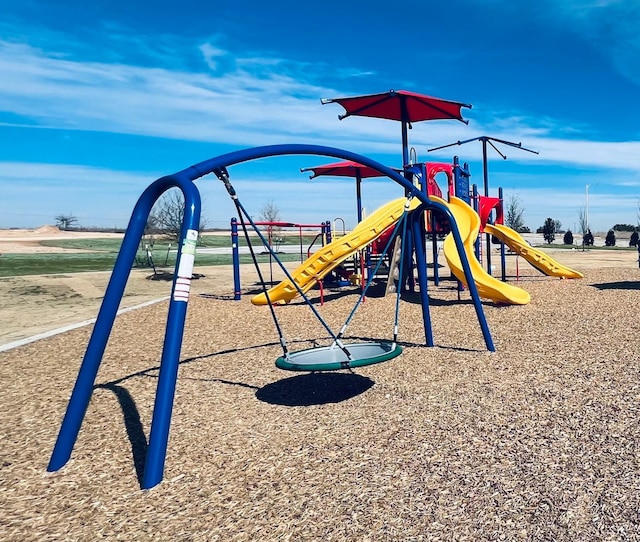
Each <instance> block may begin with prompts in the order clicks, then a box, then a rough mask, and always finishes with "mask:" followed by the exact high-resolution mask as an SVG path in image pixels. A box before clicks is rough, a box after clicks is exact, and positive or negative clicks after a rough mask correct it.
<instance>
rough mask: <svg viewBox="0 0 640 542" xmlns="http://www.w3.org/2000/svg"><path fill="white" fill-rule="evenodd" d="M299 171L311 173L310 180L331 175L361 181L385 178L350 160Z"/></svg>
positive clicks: (369, 168)
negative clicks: (356, 178)
mask: <svg viewBox="0 0 640 542" xmlns="http://www.w3.org/2000/svg"><path fill="white" fill-rule="evenodd" d="M392 169H395V168H392ZM300 171H302V172H304V171H313V175H311V178H312V179H313V178H314V177H318V176H320V175H331V176H333V177H360V178H361V179H366V178H370V177H384V176H385V175H384V173H380V172H379V171H378V170H377V169H373V168H371V167H369V166H363V165H362V164H358V163H357V162H351V161H350V160H347V161H345V162H334V163H333V164H325V165H322V166H315V167H307V168H302V169H301V170H300ZM396 171H397V170H396Z"/></svg>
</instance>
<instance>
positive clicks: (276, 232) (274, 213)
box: [260, 201, 284, 252]
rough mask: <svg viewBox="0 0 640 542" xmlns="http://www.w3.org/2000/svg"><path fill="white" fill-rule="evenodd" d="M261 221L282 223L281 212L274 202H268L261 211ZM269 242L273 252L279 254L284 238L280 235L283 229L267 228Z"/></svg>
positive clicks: (276, 227)
mask: <svg viewBox="0 0 640 542" xmlns="http://www.w3.org/2000/svg"><path fill="white" fill-rule="evenodd" d="M260 220H262V221H263V222H280V210H279V209H278V207H277V206H276V204H275V203H274V202H273V201H268V202H267V203H265V204H264V205H263V207H262V209H260ZM266 230H267V241H268V243H269V246H270V247H271V250H273V251H275V252H278V251H279V248H280V244H281V243H282V242H283V241H284V238H283V237H282V236H281V235H280V231H281V228H280V227H278V226H266Z"/></svg>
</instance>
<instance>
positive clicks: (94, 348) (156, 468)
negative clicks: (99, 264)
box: [47, 144, 495, 489]
mask: <svg viewBox="0 0 640 542" xmlns="http://www.w3.org/2000/svg"><path fill="white" fill-rule="evenodd" d="M303 154H307V155H320V156H330V157H335V158H342V159H344V160H352V161H354V162H358V163H360V164H363V165H365V166H369V167H371V168H374V169H376V170H378V171H380V172H381V173H383V174H384V175H386V176H387V177H389V178H390V179H391V180H393V181H395V182H396V183H398V184H400V185H401V186H403V187H404V188H405V190H406V193H407V195H413V196H414V197H417V198H419V199H420V201H421V202H422V206H423V207H424V208H427V209H432V210H435V211H438V212H440V213H442V214H444V215H445V216H446V217H447V218H448V219H449V222H450V224H451V227H452V233H453V236H454V239H455V242H456V246H457V248H458V252H459V253H460V259H461V261H462V265H463V268H464V272H465V277H466V279H467V284H468V285H469V291H470V293H471V297H472V299H473V303H474V306H475V310H476V314H477V317H478V321H479V323H480V327H481V329H482V334H483V336H484V340H485V344H486V347H487V349H488V350H491V351H494V350H495V348H494V345H493V340H492V338H491V334H490V332H489V328H488V325H487V322H486V319H485V316H484V312H483V309H482V304H481V302H480V298H479V296H478V291H477V289H476V287H475V283H474V281H473V277H472V275H471V269H470V267H469V262H468V260H467V257H466V254H465V251H464V247H463V243H462V239H461V237H460V232H459V231H458V227H457V225H456V223H455V220H454V218H453V216H452V214H451V212H450V211H449V210H448V209H447V208H446V207H445V206H443V205H441V204H439V203H437V202H432V201H430V200H429V199H428V197H427V196H426V194H424V193H423V192H421V191H420V190H419V189H418V188H416V187H415V186H414V185H413V184H412V183H411V182H409V181H408V180H407V179H405V178H404V177H403V176H402V175H400V174H398V173H397V172H395V171H394V170H392V169H390V168H388V167H386V166H384V165H382V164H380V163H378V162H376V161H374V160H371V159H370V158H367V157H365V156H361V155H359V154H356V153H353V152H350V151H346V150H342V149H337V148H333V147H326V146H319V145H301V144H290V145H270V146H264V147H254V148H249V149H244V150H240V151H235V152H231V153H228V154H223V155H220V156H218V157H215V158H211V159H209V160H205V161H204V162H200V163H199V164H196V165H193V166H191V167H189V168H187V169H184V170H182V171H180V172H178V173H174V174H173V175H168V176H166V177H161V178H160V179H157V180H156V181H154V182H153V183H152V184H151V185H149V187H147V189H146V190H145V191H144V192H143V193H142V195H141V196H140V198H139V199H138V201H137V203H136V205H135V207H134V209H133V212H132V215H131V219H130V221H129V225H128V227H127V230H126V233H125V236H124V239H123V242H122V246H121V248H120V252H119V253H118V257H117V259H116V262H115V265H114V268H113V272H112V274H111V278H110V280H109V284H108V285H107V289H106V292H105V296H104V299H103V302H102V305H101V307H100V310H99V312H98V317H97V319H96V323H95V326H94V328H93V332H92V334H91V338H90V339H89V343H88V345H87V350H86V352H85V355H84V358H83V360H82V364H81V366H80V370H79V373H78V377H77V379H76V383H75V386H74V388H73V391H72V393H71V397H70V399H69V404H68V406H67V410H66V413H65V416H64V418H63V421H62V425H61V427H60V432H59V433H58V438H57V440H56V443H55V446H54V449H53V453H52V455H51V459H50V461H49V465H48V467H47V470H48V471H50V472H51V471H57V470H59V469H60V468H62V467H63V466H64V465H65V464H66V463H67V462H68V461H69V459H70V458H71V452H72V450H73V447H74V445H75V442H76V440H77V438H78V434H79V432H80V427H81V425H82V421H83V420H84V416H85V413H86V411H87V408H88V406H89V401H90V399H91V395H92V393H93V387H94V383H95V379H96V376H97V374H98V369H99V367H100V363H101V362H102V357H103V355H104V351H105V348H106V345H107V341H108V339H109V335H110V334H111V329H112V327H113V324H114V321H115V318H116V313H117V310H118V306H119V304H120V300H121V299H122V296H123V294H124V290H125V287H126V284H127V280H128V278H129V273H130V271H131V267H132V265H133V262H134V259H135V254H136V251H137V247H138V245H139V242H140V239H141V238H142V235H143V232H144V228H145V225H146V223H147V219H148V217H149V214H150V212H151V208H152V207H153V205H154V203H155V202H156V201H157V200H158V198H159V197H160V196H161V195H162V194H163V193H164V192H165V191H166V190H168V189H170V188H173V187H176V188H178V189H180V190H181V191H182V193H183V195H184V199H185V212H184V220H183V223H182V230H181V233H180V243H179V246H178V254H177V259H176V267H175V273H174V280H173V285H172V290H171V298H170V301H169V311H168V315H167V323H166V329H165V338H164V346H163V350H162V357H161V362H160V373H159V378H158V387H157V390H156V397H155V403H154V409H153V417H152V420H151V429H150V435H149V444H148V447H147V455H146V460H145V467H144V474H143V478H142V488H143V489H150V488H152V487H154V486H156V485H157V484H159V483H160V482H161V481H162V477H163V473H164V465H165V459H166V452H167V444H168V440H169V429H170V425H171V414H172V410H173V401H174V396H175V390H176V383H177V377H178V366H179V361H180V350H181V347H182V339H183V333H184V323H185V318H186V312H187V304H188V299H189V288H190V281H191V275H192V271H193V264H194V258H195V244H196V239H197V232H198V226H199V222H200V206H201V201H200V193H199V191H198V189H197V187H196V185H195V184H194V182H193V181H195V180H196V179H199V178H200V177H203V176H204V175H207V174H209V173H217V174H220V173H221V172H224V171H225V170H226V168H227V167H228V166H231V165H234V164H239V163H242V162H248V161H250V160H255V159H258V158H266V157H270V156H279V155H303ZM415 233H416V234H417V233H418V231H417V230H416V232H415ZM414 249H415V251H416V260H417V264H418V273H419V282H420V295H421V301H422V312H423V318H424V328H425V338H426V343H427V346H433V338H432V332H431V319H430V315H429V301H428V296H427V288H426V284H427V282H426V259H425V254H424V245H423V243H415V244H414Z"/></svg>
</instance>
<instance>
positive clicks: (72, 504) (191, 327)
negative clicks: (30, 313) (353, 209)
mask: <svg viewBox="0 0 640 542" xmlns="http://www.w3.org/2000/svg"><path fill="white" fill-rule="evenodd" d="M585 275H586V276H585V278H584V279H582V280H573V281H570V280H559V279H553V278H549V277H542V276H540V275H536V274H535V273H534V274H532V275H531V276H526V277H524V278H523V280H522V281H520V283H519V284H520V285H521V286H523V287H524V288H525V289H526V290H527V291H529V292H530V294H531V298H532V302H531V304H529V305H526V306H508V307H507V306H498V305H494V304H492V303H489V302H485V303H483V307H484V310H485V313H486V317H487V321H488V323H489V327H490V329H491V332H492V335H493V339H494V341H495V345H496V348H497V352H495V353H490V352H487V351H486V349H485V346H484V342H483V338H482V334H481V332H480V327H479V326H478V322H477V319H476V316H475V312H474V308H473V305H472V304H471V303H470V301H469V298H468V294H466V293H463V294H462V298H461V300H460V301H459V300H458V294H457V292H456V290H455V287H454V284H453V283H451V282H449V281H443V282H442V283H441V285H440V286H438V287H434V286H432V285H430V290H429V293H430V296H431V301H432V302H431V307H430V308H431V311H430V313H431V317H432V324H433V336H434V340H435V343H436V346H435V347H433V348H427V347H425V346H423V344H424V340H425V339H424V330H423V325H422V316H421V312H420V304H419V301H418V298H417V296H407V297H406V299H404V300H403V301H402V302H401V304H400V341H401V344H402V345H403V346H404V352H403V354H402V355H401V356H400V357H397V358H395V359H393V360H391V361H388V362H386V363H382V364H379V365H373V366H369V367H363V368H360V369H358V370H356V371H354V372H353V373H350V372H338V373H315V374H296V373H287V372H283V371H280V370H278V369H277V368H275V366H274V361H275V359H276V358H277V357H278V356H279V355H281V349H280V346H279V344H278V337H277V334H276V332H275V327H274V325H273V322H272V321H271V317H270V314H269V310H268V308H266V307H254V306H253V305H251V303H250V300H249V297H244V298H243V299H242V300H241V301H239V302H234V301H229V300H226V299H222V298H220V299H218V298H215V297H208V298H207V297H199V296H192V299H191V301H190V305H189V311H188V321H187V326H186V330H185V337H184V344H183V349H182V356H181V359H182V362H181V366H180V375H179V379H178V388H177V395H176V400H175V405H174V411H173V421H172V429H171V437H170V442H169V450H168V455H167V462H166V468H165V479H164V481H163V483H162V484H160V485H159V486H157V487H156V488H154V489H152V490H150V491H142V490H140V483H139V477H140V474H141V468H142V467H141V465H142V461H143V458H144V453H145V446H146V439H147V438H148V429H149V423H150V418H151V413H152V408H153V401H154V396H155V387H156V384H157V375H158V364H159V358H160V351H161V347H162V340H163V334H164V324H165V318H166V307H167V305H166V303H161V304H158V305H154V306H151V307H147V308H145V309H141V310H139V311H135V312H131V313H127V314H124V315H122V316H120V317H119V318H118V319H117V322H116V325H115V326H114V329H113V332H112V336H111V339H110V342H109V346H108V347H107V351H106V353H105V357H104V360H103V363H102V366H101V369H100V372H99V375H98V379H97V382H96V389H95V391H94V393H93V397H92V400H91V404H90V406H89V409H88V412H87V415H86V418H85V421H84V424H83V426H82V430H81V432H80V437H79V439H78V442H77V443H76V446H75V448H74V452H73V455H72V459H71V461H70V462H69V463H68V464H67V465H66V466H65V467H64V468H63V469H61V470H60V471H58V472H55V473H47V472H46V466H47V463H48V461H49V457H50V454H51V451H52V448H53V444H54V442H55V439H56V436H57V432H58V430H59V427H60V423H61V420H62V416H63V414H64V412H65V409H66V405H67V401H68V398H69V395H70V392H71V389H72V387H73V384H74V382H75V379H76V376H77V371H78V367H79V364H80V361H81V359H82V356H83V354H84V349H85V348H86V344H87V340H88V337H89V333H90V331H91V330H90V328H83V329H78V330H75V331H72V332H68V333H65V334H64V335H59V336H56V337H52V338H49V339H46V340H42V341H38V342H35V343H32V344H29V345H26V346H24V347H21V348H18V349H15V350H11V351H9V352H5V353H2V354H0V381H1V382H2V383H3V389H2V393H1V394H0V540H3V541H29V540H33V541H45V540H51V541H53V540H56V541H58V540H101V539H105V540H127V541H131V540H152V539H153V540H172V541H182V540H185V541H186V540H189V541H240V540H246V541H249V540H251V541H256V540H260V541H262V540H278V541H287V540H291V541H300V540H305V541H306V540H318V541H320V540H322V541H344V540H354V541H356V540H357V541H380V540H403V541H404V540H407V541H426V540H472V541H477V540H566V541H569V540H571V541H576V540H585V541H587V540H589V541H590V540H639V539H640V323H639V322H640V321H639V319H638V309H639V308H640V272H639V270H638V269H628V268H627V269H614V268H609V269H600V270H587V271H585ZM329 294H330V295H329V297H330V298H331V299H330V300H329V301H327V302H326V303H325V304H324V305H323V306H320V304H316V305H315V306H316V308H317V309H318V311H319V312H320V313H321V314H322V316H323V318H325V319H326V320H327V322H328V323H329V324H330V325H331V326H332V328H333V329H334V330H336V331H337V330H338V329H339V328H340V326H341V324H342V323H343V322H344V321H345V319H346V317H347V315H348V314H349V312H350V310H351V309H352V308H353V306H354V303H355V300H356V299H357V295H356V294H350V295H340V294H337V293H336V294H331V293H329ZM312 295H313V296H315V295H317V292H312ZM314 299H315V298H314ZM394 309H395V297H393V296H391V297H375V296H372V297H368V298H367V300H366V302H365V303H364V304H363V305H362V306H361V307H360V308H359V309H358V311H357V313H356V317H355V319H354V321H353V322H352V324H351V325H350V327H349V329H348V335H349V336H350V337H355V338H357V340H361V339H366V338H371V339H381V338H382V339H390V338H391V337H392V334H393V319H394ZM277 314H278V317H279V321H280V322H281V325H282V327H283V330H284V332H285V336H286V338H287V341H288V344H289V345H290V347H291V348H292V349H294V350H297V349H304V348H310V347H312V346H313V345H314V344H317V343H322V342H323V340H324V338H325V337H326V333H325V332H324V330H323V329H322V327H321V326H320V325H319V323H318V322H317V321H316V320H315V319H314V317H313V315H312V314H311V311H310V310H309V308H308V307H307V306H305V305H304V304H301V303H295V304H292V305H289V306H285V307H278V308H277ZM324 344H326V341H325V342H324Z"/></svg>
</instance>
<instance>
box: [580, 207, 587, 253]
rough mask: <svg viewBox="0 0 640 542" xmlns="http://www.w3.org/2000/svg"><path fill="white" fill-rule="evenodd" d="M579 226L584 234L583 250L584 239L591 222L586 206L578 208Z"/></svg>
mask: <svg viewBox="0 0 640 542" xmlns="http://www.w3.org/2000/svg"><path fill="white" fill-rule="evenodd" d="M578 227H579V228H580V233H581V234H582V250H584V240H585V236H586V235H587V232H588V231H589V224H588V222H587V212H586V210H585V208H584V207H580V208H579V209H578Z"/></svg>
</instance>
